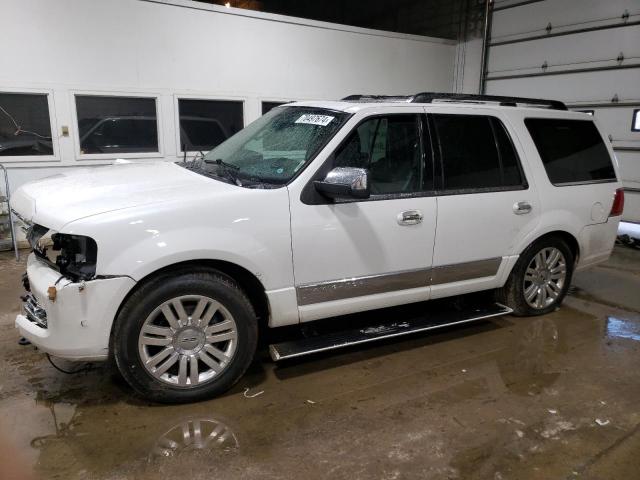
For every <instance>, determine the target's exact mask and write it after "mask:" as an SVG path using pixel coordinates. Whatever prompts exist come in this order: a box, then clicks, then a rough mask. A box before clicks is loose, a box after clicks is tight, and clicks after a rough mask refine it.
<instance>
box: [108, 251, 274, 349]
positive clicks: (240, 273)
mask: <svg viewBox="0 0 640 480" xmlns="http://www.w3.org/2000/svg"><path fill="white" fill-rule="evenodd" d="M203 270H205V271H206V270H208V271H218V272H221V273H223V274H225V275H228V276H229V277H231V278H232V279H233V280H234V281H235V282H237V283H238V286H239V287H240V288H241V289H242V290H243V291H244V292H245V293H246V294H247V297H248V298H249V301H250V302H251V305H252V306H253V309H254V311H255V312H256V316H257V318H258V326H259V327H262V326H264V325H266V324H267V322H268V320H269V315H270V308H269V299H268V297H267V294H266V289H265V287H264V285H263V284H262V282H261V281H260V280H259V279H258V278H257V277H256V276H255V275H254V274H253V273H251V272H250V271H249V270H247V269H246V268H244V267H242V266H240V265H238V264H235V263H232V262H228V261H225V260H212V259H198V260H188V261H183V262H177V263H173V264H171V265H166V266H164V267H162V268H160V269H158V270H155V271H153V272H151V273H149V274H147V275H145V276H144V277H142V278H141V279H140V280H139V281H138V282H137V283H136V284H135V286H134V287H133V288H132V289H131V290H130V291H129V292H128V293H127V294H126V295H125V297H124V298H123V299H122V301H121V302H120V305H119V307H118V310H117V311H116V315H115V317H114V320H113V323H112V325H111V333H110V339H109V355H110V356H111V355H112V353H113V348H112V339H113V330H114V326H115V323H116V319H117V318H118V316H119V315H120V311H121V310H122V308H123V306H124V305H125V304H126V302H127V301H128V300H129V298H130V297H131V295H133V294H134V293H135V292H136V291H138V290H139V289H140V288H142V286H143V285H145V284H147V283H148V282H150V281H152V280H155V279H156V278H158V277H161V276H163V275H171V274H179V273H181V272H193V271H203Z"/></svg>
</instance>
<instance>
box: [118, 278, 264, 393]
mask: <svg viewBox="0 0 640 480" xmlns="http://www.w3.org/2000/svg"><path fill="white" fill-rule="evenodd" d="M256 342H257V322H256V316H255V313H254V311H253V308H252V306H251V303H250V302H249V300H248V299H247V297H246V295H245V294H244V292H243V291H242V290H241V289H240V288H239V287H238V285H236V283H235V282H234V281H233V280H232V279H231V278H229V277H227V276H226V275H223V274H222V273H219V272H214V271H201V272H190V273H187V272H182V273H175V274H172V275H169V274H166V275H163V276H160V277H158V278H156V279H154V280H152V281H150V282H148V283H146V284H144V285H143V286H142V287H141V288H140V289H139V290H137V291H136V292H134V293H133V294H132V295H131V297H130V298H129V299H128V300H127V302H126V303H125V305H124V306H123V308H122V310H121V312H120V314H119V315H118V318H117V320H116V324H115V326H114V333H113V338H112V348H113V350H112V351H113V354H114V357H115V361H116V364H117V366H118V369H119V370H120V372H121V373H122V375H123V377H124V378H125V380H127V382H128V383H129V384H130V385H131V386H132V387H133V388H134V389H135V390H136V391H137V392H138V393H140V394H141V395H143V396H144V397H146V398H149V399H151V400H155V401H159V402H168V403H181V402H190V401H196V400H200V399H204V398H210V397H212V396H214V395H217V394H220V393H222V392H224V391H225V390H227V389H229V388H230V387H231V386H232V385H234V384H235V383H236V382H237V381H238V380H239V379H240V377H241V376H242V375H243V374H244V372H245V371H246V369H247V367H248V366H249V364H250V363H251V360H252V359H253V355H254V353H255V348H256Z"/></svg>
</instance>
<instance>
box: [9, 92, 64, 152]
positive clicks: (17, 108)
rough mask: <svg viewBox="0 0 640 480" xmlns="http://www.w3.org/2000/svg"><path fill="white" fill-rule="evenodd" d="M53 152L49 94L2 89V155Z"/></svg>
mask: <svg viewBox="0 0 640 480" xmlns="http://www.w3.org/2000/svg"><path fill="white" fill-rule="evenodd" d="M12 155H53V145H52V142H51V121H50V119H49V103H48V102H47V95H46V94H44V93H42V94H40V93H38V94H31V93H29V94H27V93H0V156H12Z"/></svg>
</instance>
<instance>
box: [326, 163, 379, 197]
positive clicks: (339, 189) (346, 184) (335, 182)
mask: <svg viewBox="0 0 640 480" xmlns="http://www.w3.org/2000/svg"><path fill="white" fill-rule="evenodd" d="M314 185H315V187H316V190H318V191H319V192H320V193H322V194H323V195H325V196H327V197H329V198H333V199H341V198H361V199H362V198H369V196H370V195H371V192H370V189H369V171H368V170H367V169H366V168H352V167H336V168H334V169H333V170H331V171H330V172H329V173H328V174H327V176H326V177H325V179H324V180H323V181H315V182H314Z"/></svg>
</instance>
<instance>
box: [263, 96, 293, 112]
mask: <svg viewBox="0 0 640 480" xmlns="http://www.w3.org/2000/svg"><path fill="white" fill-rule="evenodd" d="M258 101H259V102H260V116H262V115H266V114H265V113H262V105H263V104H264V103H280V105H278V107H280V106H282V105H286V104H288V103H295V102H300V101H301V100H294V99H291V98H289V99H287V100H284V99H282V98H273V97H269V98H258ZM278 107H273V108H278Z"/></svg>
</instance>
